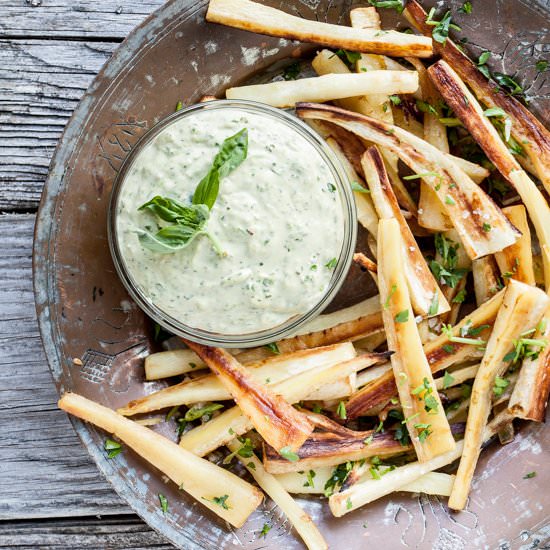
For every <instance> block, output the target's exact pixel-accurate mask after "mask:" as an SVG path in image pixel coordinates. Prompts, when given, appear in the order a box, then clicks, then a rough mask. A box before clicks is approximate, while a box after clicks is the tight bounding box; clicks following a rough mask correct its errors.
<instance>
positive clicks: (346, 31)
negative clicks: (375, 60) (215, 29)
mask: <svg viewBox="0 0 550 550" xmlns="http://www.w3.org/2000/svg"><path fill="white" fill-rule="evenodd" d="M206 20H207V21H210V22H211V23H221V24H223V25H227V26H229V27H235V28H237V29H244V30H246V31H251V32H257V33H260V34H267V35H270V36H280V37H282V38H288V39H291V40H300V41H302V42H315V43H316V44H322V45H324V46H328V47H335V48H344V49H346V50H351V51H360V52H371V53H379V54H385V55H392V56H403V55H410V56H415V57H430V56H431V55H432V51H433V50H432V41H431V39H429V38H424V37H420V36H415V35H412V34H405V33H400V32H396V31H385V32H383V33H381V32H380V31H374V30H371V31H369V30H366V29H365V30H363V29H361V30H358V29H353V28H351V27H344V26H341V25H332V24H329V23H320V22H318V21H310V20H307V19H302V18H300V17H295V16H293V15H289V14H288V13H285V12H282V11H280V10H277V9H275V8H270V7H268V6H263V5H262V4H258V3H256V2H250V1H249V0H210V3H209V5H208V11H207V13H206ZM352 95H353V94H352Z"/></svg>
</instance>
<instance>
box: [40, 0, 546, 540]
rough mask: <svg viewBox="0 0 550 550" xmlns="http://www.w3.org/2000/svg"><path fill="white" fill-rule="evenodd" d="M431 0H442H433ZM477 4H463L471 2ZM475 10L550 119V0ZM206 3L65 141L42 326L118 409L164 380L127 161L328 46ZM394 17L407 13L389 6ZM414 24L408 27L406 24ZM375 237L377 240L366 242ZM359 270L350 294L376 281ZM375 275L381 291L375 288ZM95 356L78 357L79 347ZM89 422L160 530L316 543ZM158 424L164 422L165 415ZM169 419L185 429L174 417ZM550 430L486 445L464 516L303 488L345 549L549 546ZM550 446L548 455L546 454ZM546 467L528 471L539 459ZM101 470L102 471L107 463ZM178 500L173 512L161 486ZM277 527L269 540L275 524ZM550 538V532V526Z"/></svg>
mask: <svg viewBox="0 0 550 550" xmlns="http://www.w3.org/2000/svg"><path fill="white" fill-rule="evenodd" d="M267 3H269V4H272V5H275V6H276V7H279V8H281V9H283V10H285V11H287V12H290V13H295V14H297V15H300V16H303V17H306V18H310V19H314V18H317V19H321V20H326V21H329V22H333V23H342V22H346V21H347V15H348V13H349V9H350V7H351V6H352V2H349V1H347V0H345V1H340V0H336V1H335V0H281V1H280V2H279V3H274V2H271V1H269V2H267ZM426 4H427V6H428V7H429V6H430V5H433V2H426ZM461 4H462V2H458V1H452V2H450V7H453V8H455V9H456V8H458V7H459V6H460V5H461ZM473 5H474V11H473V13H472V14H471V15H463V16H460V17H459V18H458V19H457V21H458V23H459V24H460V25H461V27H462V36H466V37H468V39H469V40H468V43H467V44H465V47H466V48H467V49H468V50H469V51H470V52H471V53H472V54H473V55H474V56H476V57H477V56H479V54H480V53H481V52H482V51H485V50H490V51H491V52H493V56H492V60H491V62H490V63H491V64H492V67H493V68H494V69H496V70H500V71H502V72H506V73H509V74H516V75H517V77H518V78H519V79H520V80H521V81H523V82H526V83H530V84H529V85H528V86H527V94H528V97H529V98H530V99H531V102H532V103H531V106H532V108H533V109H534V110H535V112H537V114H538V115H539V116H540V117H541V118H542V120H543V121H544V122H545V123H548V119H549V118H550V82H549V80H548V77H547V76H546V75H548V73H545V74H539V73H537V71H536V69H535V63H536V61H538V60H539V59H542V58H546V59H548V58H549V55H550V54H549V51H550V40H549V38H550V37H549V30H548V27H549V26H550V6H549V3H548V2H547V1H539V2H527V1H525V2H524V1H522V0H491V1H488V0H486V1H484V2H482V1H480V0H478V1H476V0H474V2H473ZM205 10H206V2H204V1H203V0H201V1H200V2H194V1H191V0H171V1H169V2H167V3H166V4H165V5H164V6H163V7H162V8H161V9H160V10H158V11H157V12H156V13H155V14H153V15H152V16H151V17H150V18H148V19H147V20H146V21H145V22H144V23H143V24H142V25H141V26H140V27H138V28H137V29H136V30H135V31H134V32H132V33H131V35H130V36H129V37H128V38H127V40H126V41H125V42H124V43H123V44H122V45H121V46H120V48H119V49H118V50H117V52H116V53H115V54H114V55H113V57H112V58H111V60H110V61H109V62H108V63H107V64H106V66H105V67H104V68H103V70H102V71H101V72H100V74H99V75H98V76H97V78H96V79H95V80H94V82H93V84H92V85H91V87H90V89H89V90H88V92H87V93H86V94H85V96H84V97H83V99H82V101H81V102H80V104H79V106H78V108H77V109H76V110H75V112H74V115H73V117H72V119H71V121H70V122H69V124H68V126H67V128H66V130H65V133H64V135H63V137H62V139H61V141H60V143H59V146H58V148H57V151H56V153H55V157H54V159H53V161H52V164H51V168H50V175H49V177H48V181H47V183H46V187H45V189H44V193H43V196H42V203H41V207H40V211H39V214H38V219H37V225H36V235H35V245H34V284H35V295H36V305H37V311H38V317H39V322H40V329H41V333H42V338H43V341H44V346H45V349H46V353H47V357H48V361H49V364H50V368H51V371H52V374H53V377H54V380H55V383H56V385H57V388H58V390H59V391H60V392H64V391H68V390H71V391H75V392H78V393H80V394H82V395H84V396H86V397H89V398H91V399H94V400H97V401H99V402H101V403H103V404H105V405H107V406H109V407H112V408H116V407H118V406H120V405H122V404H124V403H126V402H127V401H128V400H130V399H134V398H136V397H138V396H140V395H143V394H144V393H150V392H151V391H154V390H155V389H160V388H161V387H163V384H164V383H163V382H154V383H146V384H144V383H143V368H142V363H143V357H144V356H145V355H146V354H148V353H150V352H151V351H152V350H153V349H155V344H154V342H153V338H152V332H151V325H150V322H149V321H148V319H147V318H146V317H145V316H144V315H143V314H142V313H141V311H140V310H139V309H138V308H137V307H136V305H135V304H134V303H133V302H132V301H131V300H130V299H129V297H128V296H127V295H126V293H125V291H124V289H123V287H122V284H121V283H120V282H119V280H118V278H117V276H116V273H115V270H114V267H113V265H112V261H111V258H110V255H109V249H108V244H107V234H106V232H107V223H106V213H107V205H108V200H109V193H110V189H111V186H112V183H113V180H114V178H115V176H116V174H117V171H118V169H119V168H120V165H121V163H122V161H123V159H124V158H125V157H126V155H127V154H128V152H129V151H130V150H131V148H132V146H133V145H134V144H135V142H136V141H137V140H138V138H139V137H140V136H141V135H142V134H143V133H144V132H145V131H146V130H147V129H148V128H150V127H151V126H152V125H154V124H155V123H156V122H157V121H159V120H160V119H162V118H163V117H165V116H167V115H168V114H170V113H171V112H173V110H174V107H175V105H176V103H177V102H178V101H183V102H184V103H185V104H191V103H194V102H196V101H197V100H198V99H199V98H200V97H201V96H202V95H204V94H214V95H220V96H221V94H222V92H223V90H224V89H225V88H226V87H227V86H229V85H235V84H236V83H239V82H241V81H243V80H248V79H251V78H256V77H257V75H261V74H263V73H265V72H266V71H267V72H269V69H270V67H278V66H284V64H285V63H287V64H288V62H289V58H298V57H299V58H301V57H307V56H308V55H309V54H311V53H312V52H313V51H314V50H315V47H314V46H312V45H304V44H299V43H296V42H289V41H285V40H279V39H275V38H270V37H265V36H259V35H255V34H251V33H246V32H242V31H237V30H234V29H228V28H224V27H221V26H218V25H211V24H207V23H206V22H205V21H204V13H205ZM382 12H383V14H382V15H383V23H384V25H385V26H386V25H387V26H390V25H391V26H394V25H395V23H396V19H395V14H394V12H389V10H382ZM400 25H401V27H403V26H405V25H404V23H403V21H402V22H401V23H400ZM361 246H364V243H363V244H362V243H361V241H360V242H359V247H361ZM367 280H368V278H367V276H366V275H364V274H362V273H361V272H360V271H358V270H357V271H352V272H351V273H350V276H349V279H348V282H347V283H346V288H345V290H344V293H343V294H342V295H341V296H340V297H339V303H340V305H347V304H349V303H352V302H354V301H356V300H358V299H359V298H360V297H361V296H362V295H364V293H365V292H368V291H369V289H368V288H367V287H366V285H367ZM366 288H367V290H365V289H366ZM75 358H77V359H79V361H73V359H75ZM71 420H72V422H73V424H74V426H75V429H76V430H77V432H78V434H79V435H80V437H81V439H82V441H83V443H84V444H85V446H86V447H87V449H88V451H89V453H90V455H91V456H92V457H93V459H94V460H95V461H96V463H97V465H98V467H99V469H100V470H101V472H102V473H103V475H105V477H107V479H108V480H109V481H110V482H111V483H112V485H113V487H114V488H115V490H116V491H117V492H118V493H119V494H120V495H121V496H122V498H124V499H125V500H126V501H127V502H128V503H129V504H130V506H131V507H132V508H133V509H134V510H135V511H136V512H137V513H138V514H139V515H140V516H141V517H142V518H143V519H144V520H145V521H147V523H148V524H149V525H151V527H153V528H154V529H156V530H157V531H159V532H160V533H162V534H163V535H164V536H166V538H167V539H169V540H170V541H172V542H173V543H174V544H175V545H176V546H178V547H180V548H185V549H190V550H194V549H199V548H202V549H213V548H245V549H250V550H252V549H255V550H256V549H260V548H285V549H292V548H301V542H300V541H299V540H298V539H297V538H296V537H295V536H294V534H293V533H292V531H291V529H290V527H289V525H288V523H287V521H286V520H285V518H284V517H282V516H281V514H280V512H279V511H278V509H277V508H276V507H275V506H274V505H273V503H271V502H270V501H266V502H265V503H264V505H263V506H262V507H260V509H259V510H257V511H256V512H255V513H254V514H253V515H252V516H251V518H250V519H249V521H248V522H247V523H246V524H245V526H244V527H243V528H242V529H240V530H234V529H232V528H230V527H229V526H228V525H225V524H223V523H222V522H220V521H219V520H218V519H216V518H215V517H214V516H213V515H212V514H211V513H209V512H208V511H207V510H206V509H205V508H203V507H202V506H201V505H200V504H198V503H196V502H194V501H193V500H192V499H191V498H188V497H186V496H185V494H182V493H181V492H179V491H178V490H177V488H176V487H175V486H174V487H173V486H171V485H169V484H166V483H165V482H164V481H163V480H162V477H161V475H160V474H159V473H158V472H156V471H154V469H152V468H151V467H150V466H148V465H147V464H146V463H145V462H144V461H142V460H141V459H140V458H139V457H137V456H136V455H135V454H133V453H131V452H130V451H127V452H124V453H121V454H119V455H118V456H117V457H116V458H115V459H112V460H109V459H107V457H106V454H105V452H104V451H103V441H104V434H102V433H100V432H99V431H97V430H96V429H95V428H93V427H92V426H89V425H85V424H83V423H81V422H80V421H78V420H75V419H71ZM155 428H157V427H155ZM158 429H159V431H161V432H162V433H164V434H165V435H166V436H167V437H171V438H174V437H175V430H174V427H173V426H170V425H164V424H162V425H160V428H158ZM549 444H550V430H548V429H545V428H544V426H541V425H531V426H522V427H521V430H520V432H519V434H518V435H517V436H516V439H515V441H514V442H513V443H511V444H509V445H507V446H506V447H500V446H499V445H498V444H493V445H491V447H490V448H489V449H488V450H487V451H486V452H484V453H483V455H482V459H481V461H480V464H479V467H478V472H479V474H478V475H477V476H476V479H475V482H474V486H473V491H472V495H471V498H470V502H469V504H468V508H467V510H466V511H464V512H462V513H459V514H455V513H450V512H449V511H448V509H447V508H446V506H445V504H444V501H442V500H441V499H439V498H437V497H433V496H430V497H428V496H425V495H411V494H405V493H397V494H394V495H392V496H391V498H390V497H388V498H385V499H382V500H381V501H379V502H376V503H374V504H372V505H369V506H366V507H364V508H363V509H361V510H358V511H356V512H354V513H352V514H349V515H347V516H345V517H344V518H341V519H334V518H332V517H331V514H330V512H329V511H328V507H327V506H326V505H325V503H323V502H321V501H320V500H319V499H313V498H312V499H306V498H302V499H300V502H301V504H302V505H303V506H304V507H305V509H306V510H307V511H308V512H309V513H310V514H311V515H312V516H313V518H314V520H315V521H316V522H317V524H318V525H319V526H320V529H321V531H322V532H323V534H324V535H325V537H326V538H327V540H328V542H329V545H330V547H331V548H348V549H349V550H358V549H361V548H365V547H367V545H368V546H372V547H374V548H375V547H382V546H383V547H385V548H391V549H393V548H400V547H402V546H403V547H410V548H422V549H424V548H434V549H453V550H460V549H466V548H497V547H499V548H503V549H504V548H506V549H508V548H527V547H528V548H537V547H539V546H537V545H538V544H539V542H541V541H543V540H544V539H545V533H547V528H546V529H545V526H546V524H547V523H548V516H547V514H548V512H547V511H548V510H549V509H550V493H549V492H548V491H545V490H543V487H548V485H549V483H550V469H549V468H548V467H547V463H548V451H547V449H548V448H549ZM544 449H546V454H545V452H544ZM533 470H536V471H537V477H536V478H535V479H533V480H524V479H523V475H524V474H525V473H526V472H530V471H533ZM98 475H99V474H98ZM159 492H162V493H163V494H165V495H166V497H167V498H168V500H169V502H170V509H169V513H167V514H166V515H164V514H163V513H162V511H161V510H160V508H159V505H158V496H157V495H158V493H159ZM266 521H267V522H269V523H270V524H271V525H272V526H273V528H272V529H271V531H270V532H269V534H268V535H267V537H266V538H265V539H263V538H261V539H260V538H259V532H260V530H261V528H262V526H263V524H264V523H265V522H266ZM546 536H548V534H547V535H546Z"/></svg>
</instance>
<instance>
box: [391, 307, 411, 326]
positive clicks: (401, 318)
mask: <svg viewBox="0 0 550 550" xmlns="http://www.w3.org/2000/svg"><path fill="white" fill-rule="evenodd" d="M394 320H395V322H396V323H406V322H407V321H408V320H409V310H408V309H404V310H403V311H400V312H399V313H398V314H397V315H396V316H395V317H394Z"/></svg>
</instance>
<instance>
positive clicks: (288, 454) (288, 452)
mask: <svg viewBox="0 0 550 550" xmlns="http://www.w3.org/2000/svg"><path fill="white" fill-rule="evenodd" d="M279 454H280V455H281V456H282V457H283V458H286V460H288V461H289V462H298V460H300V457H299V456H298V455H297V454H296V453H295V452H294V451H293V450H292V449H291V448H290V445H287V446H286V447H283V448H282V449H280V450H279Z"/></svg>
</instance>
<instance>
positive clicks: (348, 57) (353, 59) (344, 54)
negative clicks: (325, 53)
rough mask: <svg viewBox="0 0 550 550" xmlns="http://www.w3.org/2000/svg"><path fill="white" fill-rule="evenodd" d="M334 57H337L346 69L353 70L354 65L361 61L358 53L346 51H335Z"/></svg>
mask: <svg viewBox="0 0 550 550" xmlns="http://www.w3.org/2000/svg"><path fill="white" fill-rule="evenodd" d="M334 54H335V55H336V56H338V57H339V58H340V59H341V60H342V61H343V62H344V63H345V64H346V65H347V67H348V69H353V68H354V66H355V63H357V61H359V60H360V59H361V53H360V52H350V51H348V50H342V49H339V50H336V51H335V52H334Z"/></svg>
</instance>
